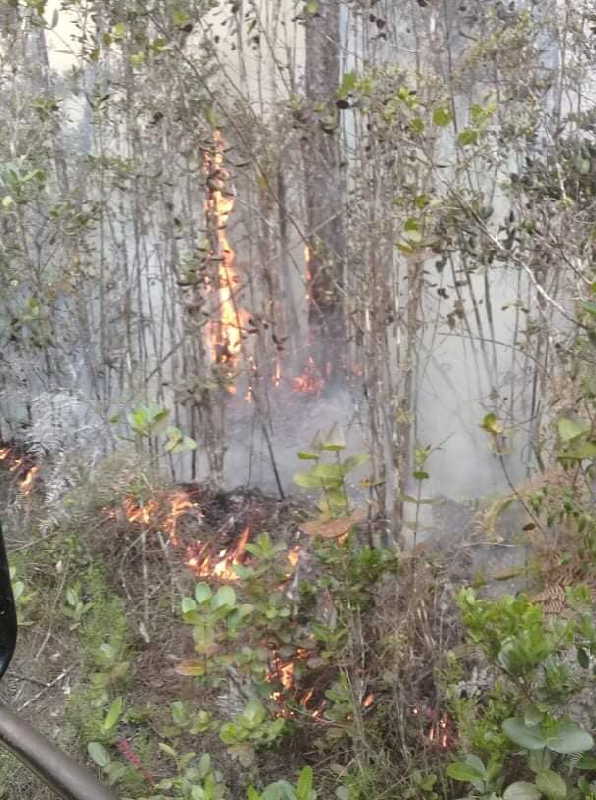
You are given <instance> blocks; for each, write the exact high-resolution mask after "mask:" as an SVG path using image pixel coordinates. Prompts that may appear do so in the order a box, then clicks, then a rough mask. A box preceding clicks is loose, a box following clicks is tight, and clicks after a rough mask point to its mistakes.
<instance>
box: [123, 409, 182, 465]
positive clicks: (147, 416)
mask: <svg viewBox="0 0 596 800" xmlns="http://www.w3.org/2000/svg"><path fill="white" fill-rule="evenodd" d="M169 418H170V411H169V410H168V409H167V408H161V407H160V406H158V405H155V404H150V405H147V406H139V407H138V408H135V409H133V410H132V411H130V412H129V413H128V414H127V422H128V425H129V427H130V429H131V430H132V432H133V433H134V434H135V436H136V437H137V439H138V440H140V441H142V440H149V441H151V439H153V438H154V437H156V436H158V435H159V434H162V433H163V434H165V436H166V437H167V438H166V441H165V443H164V445H163V447H164V450H165V452H166V453H170V454H172V455H175V454H176V453H187V452H188V451H190V450H196V448H197V443H196V442H195V440H194V439H191V438H190V436H186V435H185V434H184V433H182V431H181V430H180V429H179V428H177V427H175V426H169V427H168V420H169ZM118 420H119V417H118V416H117V417H114V418H113V420H112V421H114V422H117V421H118ZM133 441H134V440H133Z"/></svg>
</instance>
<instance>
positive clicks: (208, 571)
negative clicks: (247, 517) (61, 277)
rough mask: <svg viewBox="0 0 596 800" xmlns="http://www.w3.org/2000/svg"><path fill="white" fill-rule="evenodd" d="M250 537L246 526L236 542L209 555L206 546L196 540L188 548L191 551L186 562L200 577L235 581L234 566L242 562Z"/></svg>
mask: <svg viewBox="0 0 596 800" xmlns="http://www.w3.org/2000/svg"><path fill="white" fill-rule="evenodd" d="M249 539H250V527H249V526H247V527H246V528H245V529H244V530H243V531H242V533H241V534H240V537H239V538H238V540H237V542H236V543H235V544H234V545H233V547H231V548H227V549H223V550H220V551H219V552H218V553H217V555H215V556H211V555H209V554H208V553H207V552H206V551H207V546H206V545H205V544H204V543H202V542H199V541H197V542H196V543H195V545H193V546H192V547H191V548H190V549H189V553H192V554H191V555H189V557H188V558H187V561H186V564H187V566H189V567H190V568H191V569H192V570H193V572H194V573H195V574H196V575H197V576H198V577H200V578H218V579H219V580H221V581H236V580H238V575H237V574H236V572H235V570H234V567H235V566H236V564H240V563H242V560H243V558H244V555H245V553H246V545H247V544H248V540H249Z"/></svg>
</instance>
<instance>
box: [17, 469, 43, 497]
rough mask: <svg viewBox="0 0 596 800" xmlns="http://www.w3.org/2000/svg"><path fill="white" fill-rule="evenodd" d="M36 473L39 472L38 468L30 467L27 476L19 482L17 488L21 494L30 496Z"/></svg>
mask: <svg viewBox="0 0 596 800" xmlns="http://www.w3.org/2000/svg"><path fill="white" fill-rule="evenodd" d="M38 472H39V467H38V466H35V467H31V469H30V470H28V472H27V474H26V475H25V477H24V478H23V480H22V481H21V483H20V487H19V488H20V490H21V492H23V494H30V493H31V490H32V489H33V484H34V483H35V477H36V475H37V473H38Z"/></svg>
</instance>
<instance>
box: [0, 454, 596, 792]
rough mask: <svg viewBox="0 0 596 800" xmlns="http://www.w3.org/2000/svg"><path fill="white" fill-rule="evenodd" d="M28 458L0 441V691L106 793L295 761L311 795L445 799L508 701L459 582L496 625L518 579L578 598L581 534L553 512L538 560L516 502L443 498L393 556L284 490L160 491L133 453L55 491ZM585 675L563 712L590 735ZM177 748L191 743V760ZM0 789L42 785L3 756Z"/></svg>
mask: <svg viewBox="0 0 596 800" xmlns="http://www.w3.org/2000/svg"><path fill="white" fill-rule="evenodd" d="M17 457H18V458H21V463H20V464H19V465H17V467H14V464H15V463H16V459H17ZM32 466H33V463H29V461H28V460H27V458H26V457H24V454H18V453H13V461H12V462H10V463H9V462H8V461H7V460H5V462H4V468H3V469H2V474H1V475H0V493H1V496H0V500H1V501H2V504H3V507H4V508H5V509H6V512H5V515H4V519H3V527H4V531H5V537H6V539H7V543H8V548H9V554H10V560H11V564H12V566H13V573H14V574H13V585H14V586H15V593H16V595H17V605H18V611H19V623H20V636H19V645H18V649H17V653H16V656H15V659H14V661H13V664H12V666H11V669H10V671H9V673H8V674H7V677H6V678H5V680H4V682H3V685H2V687H1V692H2V698H3V700H4V701H5V702H8V703H9V704H10V705H11V706H12V707H13V708H14V709H15V710H16V711H17V712H18V713H19V714H21V715H22V716H24V717H26V718H27V719H29V720H30V721H31V722H32V723H33V724H34V725H35V726H36V727H37V728H39V729H40V730H42V731H43V732H44V733H45V734H46V735H47V736H49V737H50V738H51V739H53V740H54V741H56V742H57V743H58V744H59V745H60V746H61V747H62V748H63V749H65V750H67V751H69V752H71V753H72V754H73V756H75V757H76V758H77V759H86V758H89V757H90V760H91V763H93V762H95V766H97V767H98V769H99V773H100V775H101V777H102V779H103V780H104V781H107V782H111V783H113V784H114V785H115V787H116V788H117V791H118V793H119V796H121V797H123V798H145V797H148V798H162V797H164V798H176V800H177V799H178V798H180V799H182V798H184V799H185V798H187V797H188V798H192V800H195V798H199V800H200V798H206V800H209V798H213V800H217V798H218V797H231V798H244V797H245V796H246V791H247V787H248V785H249V784H254V785H255V786H257V787H264V786H265V785H266V784H270V786H271V785H272V784H271V782H272V781H273V782H276V783H275V784H273V785H275V786H278V789H279V786H280V785H281V784H280V783H279V782H280V781H281V782H282V783H283V782H285V781H289V782H290V784H291V782H292V781H293V779H294V778H295V776H296V775H297V774H298V772H299V770H300V769H301V768H302V767H304V766H305V765H308V766H312V767H313V769H314V773H315V781H316V783H317V784H318V786H319V797H324V798H327V797H329V798H332V797H337V798H339V800H345V798H348V799H349V800H357V799H358V798H361V797H364V796H368V797H375V798H376V797H378V798H381V797H387V798H393V797H395V798H402V797H403V798H418V797H420V798H429V800H432V798H446V799H447V798H454V797H457V796H460V795H461V791H462V790H461V785H460V784H457V783H454V781H453V780H452V779H451V778H450V777H449V775H448V774H447V773H446V766H447V765H448V764H449V763H450V762H453V761H454V759H455V758H456V757H458V755H460V754H461V753H462V752H464V751H465V752H468V753H469V752H470V751H473V752H478V751H480V754H481V756H482V755H483V752H484V755H483V757H486V755H487V753H489V752H490V749H491V747H492V746H497V745H498V748H500V749H501V750H502V751H503V760H505V756H506V755H508V754H509V750H508V749H507V747H506V745H505V744H504V742H503V741H502V739H503V737H502V734H501V733H500V730H499V737H500V738H499V737H497V734H496V733H495V732H494V731H492V733H491V731H490V730H489V728H490V725H491V724H493V725H494V724H496V723H495V720H494V717H495V715H496V708H497V707H498V706H499V703H500V704H501V705H504V706H507V705H508V704H509V706H510V707H511V708H513V704H514V697H515V695H514V693H512V692H513V690H511V689H507V692H509V694H507V692H506V691H505V689H504V688H503V686H501V685H500V684H498V681H497V678H496V677H495V675H496V671H495V665H494V664H491V663H490V659H487V656H486V652H485V653H483V652H482V650H483V640H482V636H481V635H474V631H473V626H474V620H473V619H472V617H470V614H471V613H472V612H471V611H470V608H471V606H469V605H468V606H466V605H465V602H468V601H465V602H464V601H463V600H462V596H461V590H462V587H470V586H472V587H474V588H475V592H476V595H475V596H477V597H478V601H477V602H478V603H485V604H486V605H485V606H482V607H480V605H477V607H475V611H474V613H475V614H477V615H481V614H488V615H489V616H490V614H491V613H493V611H494V609H495V608H496V609H497V611H498V614H499V615H500V617H501V618H504V617H505V616H506V615H507V614H508V613H509V611H510V607H509V606H506V605H503V606H502V607H498V604H499V603H503V602H505V603H509V602H511V603H515V602H517V601H515V599H514V595H515V596H516V597H525V595H522V594H520V592H521V591H522V590H523V591H524V592H528V593H529V594H530V595H531V596H533V597H534V600H535V606H533V607H534V608H536V609H537V612H536V613H539V614H542V615H543V617H544V619H546V620H548V619H552V618H553V614H556V615H559V616H561V617H562V618H563V619H568V617H569V609H570V608H571V610H572V611H573V610H575V611H577V609H578V608H579V605H578V602H579V601H578V600H577V598H576V604H575V605H574V604H573V601H572V600H570V597H569V594H568V593H569V587H571V588H572V589H573V587H575V586H576V584H577V585H579V586H580V589H579V591H580V594H581V591H582V590H584V589H585V590H586V591H587V592H588V595H590V591H592V594H591V595H590V596H589V598H588V604H589V603H593V600H594V592H593V590H594V573H593V562H592V565H591V566H590V565H589V564H586V563H585V551H584V550H583V549H582V547H583V545H582V544H581V542H580V540H579V539H573V538H572V537H571V534H569V533H567V534H565V535H564V534H563V526H560V527H559V528H558V533H557V537H558V538H557V540H556V541H555V540H553V539H552V538H551V539H550V540H549V541H550V544H551V547H550V549H549V555H546V552H547V550H546V549H545V542H544V538H543V536H542V535H539V531H537V529H536V528H537V525H536V519H537V513H535V512H532V509H531V508H530V507H529V506H528V504H527V503H528V501H527V498H526V499H524V498H523V497H521V496H520V497H519V498H509V499H507V502H504V501H503V498H501V499H500V500H497V501H494V500H493V501H492V503H486V504H484V505H480V506H476V507H474V508H472V507H468V506H465V505H464V504H460V503H455V502H453V501H450V500H447V499H443V500H442V501H441V502H440V503H438V504H437V506H436V509H435V512H434V520H435V534H434V535H433V536H431V537H430V538H429V539H428V540H427V541H425V542H424V543H423V544H422V545H419V546H418V547H417V548H416V550H415V551H413V552H409V553H405V552H398V551H397V550H394V549H388V550H379V549H377V548H371V547H369V546H368V543H369V540H370V539H371V531H370V530H369V528H368V527H367V524H366V523H365V522H357V523H356V524H354V525H352V531H351V533H350V525H349V524H348V525H345V524H344V525H343V528H342V525H341V521H340V524H339V525H337V524H336V525H335V528H333V526H332V527H331V528H330V527H329V524H328V523H327V527H325V525H321V524H319V525H318V527H317V524H316V523H315V524H314V525H313V524H312V520H313V518H314V517H315V511H314V507H313V505H312V504H311V503H310V502H308V501H305V500H304V499H300V498H288V499H286V500H284V501H280V500H277V499H275V498H272V497H270V496H267V495H265V494H263V493H261V492H259V491H257V490H246V489H241V488H240V489H236V490H234V491H228V492H224V491H219V490H217V489H216V488H213V487H212V486H208V485H198V484H179V485H170V486H168V485H167V484H166V482H165V481H164V480H163V478H162V477H161V476H159V475H157V474H155V473H151V472H149V471H147V470H142V469H141V468H140V466H139V464H138V462H136V461H135V459H134V458H133V457H132V456H127V457H125V458H124V457H120V458H118V457H117V458H114V459H111V460H108V461H107V462H106V463H104V464H102V465H100V467H99V468H98V469H96V470H95V471H94V474H93V476H92V477H90V478H88V479H87V480H82V481H81V482H80V483H79V484H78V485H76V486H74V487H72V488H71V489H69V490H68V491H66V492H65V493H63V494H62V495H61V496H60V497H59V498H57V499H52V497H51V492H50V491H49V488H50V489H51V487H48V486H44V481H43V469H42V470H41V471H40V473H39V476H37V477H36V481H35V482H34V484H33V486H31V487H30V486H29V485H28V484H27V483H25V480H26V476H27V474H28V472H29V471H30V470H31V468H32ZM309 522H310V526H309ZM540 534H542V532H540ZM580 538H581V537H580ZM582 541H583V540H582ZM553 545H556V546H553ZM582 554H584V555H582ZM582 559H583V561H582ZM564 576H567V577H565V578H564ZM197 587H198V588H197ZM586 587H587V588H586ZM566 592H567V594H566ZM503 597H505V598H508V599H506V600H505V601H503V600H502V598H503ZM184 598H186V599H184ZM481 598H485V600H482V599H481ZM579 599H580V600H581V597H580V598H579ZM585 599H586V598H584V600H585ZM474 602H476V601H474ZM520 602H521V601H520ZM524 602H529V601H525V600H524ZM462 603H463V605H462ZM491 603H492V604H496V605H494V606H491ZM580 605H581V604H580ZM528 607H529V606H528ZM525 608H526V607H525V606H524V609H525ZM592 608H593V606H592ZM466 609H467V613H468V618H469V619H471V620H472V621H471V622H469V621H468V627H469V626H470V625H471V626H472V637H471V638H470V635H469V634H470V631H469V630H468V632H467V633H466V631H465V629H464V626H463V625H462V613H463V612H464V611H465V610H466ZM491 609H493V611H491ZM499 609H500V610H499ZM508 609H509V610H508ZM522 610H523V609H522ZM516 613H518V612H516ZM523 613H525V611H524V612H523ZM582 613H584V614H585V609H584V611H583V612H582ZM519 614H520V615H521V616H523V614H522V612H519ZM521 616H520V618H521ZM464 617H465V614H464ZM530 617H531V615H530ZM530 617H528V619H530ZM592 618H593V615H592ZM527 624H528V625H530V622H527ZM522 633H523V632H522ZM526 633H527V631H526ZM526 633H523V635H524V636H525V635H526ZM592 633H593V631H592ZM582 635H583V637H584V639H583V640H582V642H583V644H581V648H583V651H582V652H586V653H587V656H586V657H587V658H588V661H589V662H590V663H593V659H594V655H593V652H592V650H591V648H592V647H593V642H592V643H591V644H590V641H589V632H586V631H584V632H583V634H582ZM584 640H585V641H584ZM586 642H587V644H586ZM567 645H569V642H568V643H567ZM576 645H577V648H578V649H581V648H580V645H579V644H577V642H576ZM567 649H568V647H567ZM557 652H559V651H557ZM561 652H562V651H561ZM565 657H567V656H565ZM545 658H546V656H545ZM590 660H591V661H590ZM584 661H585V659H584V658H583V657H582V664H583V662H584ZM534 666H536V665H534ZM583 667H584V668H585V664H583ZM580 672H581V670H580ZM573 676H574V677H573V680H576V671H575V668H574V672H573ZM576 682H577V681H576ZM588 684H589V681H588V682H587V683H586V681H585V680H584V683H583V684H582V686H581V687H580V686H579V685H577V686H576V687H575V689H576V691H575V692H571V693H570V695H573V702H574V703H575V705H568V706H565V708H566V711H569V710H570V709H572V710H573V714H572V716H573V719H574V720H575V721H576V722H578V723H580V724H582V725H583V726H584V727H587V729H588V730H589V729H591V728H592V727H593V726H594V723H595V722H596V715H595V712H594V708H593V705H594V703H593V700H594V691H593V685H592V686H591V688H590V686H589V685H588ZM495 686H497V689H495ZM481 697H484V700H482V701H481V700H480V698H481ZM247 709H248V710H247ZM491 736H493V738H494V739H495V741H497V739H498V742H497V745H494V742H493V745H491V744H490V741H491ZM187 753H188V754H190V753H195V754H196V755H197V757H198V756H200V755H201V753H209V754H210V755H209V758H208V759H207V761H205V757H204V758H203V760H202V762H200V764H199V767H196V768H195V772H192V769H190V771H189V766H188V765H189V764H194V761H193V756H191V755H189V756H188V758H186V759H185V754H187ZM197 770H198V771H197ZM514 771H515V770H514ZM527 773H528V769H527V767H519V766H518V772H517V774H507V778H508V779H509V778H516V777H519V775H520V774H521V775H522V777H527ZM503 780H504V778H503ZM278 784H279V785H278ZM290 784H288V785H290ZM0 786H1V787H2V789H3V792H4V793H3V794H2V793H1V792H0V796H1V797H5V798H9V800H16V799H17V798H19V799H20V798H32V800H42V798H49V797H50V794H49V793H48V791H47V790H46V789H44V788H43V787H42V786H41V785H40V784H39V783H38V782H37V781H36V779H34V778H32V777H31V776H30V775H29V774H28V773H27V772H26V770H25V769H24V768H23V767H20V766H19V765H18V764H17V763H16V762H15V761H14V760H13V759H12V758H11V757H8V756H7V755H2V756H1V759H0ZM382 786H386V788H385V789H383V790H382V789H381V788H380V787H382ZM224 787H225V788H224ZM276 791H277V790H276ZM292 791H293V790H292ZM193 792H194V793H193ZM209 792H211V794H210V793H209ZM283 792H286V794H283ZM288 792H290V789H288V788H287V786H286V787H285V788H284V789H283V790H282V789H279V792H278V794H275V793H271V792H270V793H269V794H267V790H265V791H264V793H263V795H262V797H263V798H266V800H269V798H274V797H280V798H285V797H292V796H294V795H292V794H288ZM260 796H261V795H258V794H255V797H260ZM295 796H298V795H295ZM487 796H488V795H487ZM495 796H497V795H495ZM569 796H570V797H572V796H573V795H569ZM577 796H578V797H581V795H577ZM587 796H588V795H586V797H587ZM299 800H302V798H299Z"/></svg>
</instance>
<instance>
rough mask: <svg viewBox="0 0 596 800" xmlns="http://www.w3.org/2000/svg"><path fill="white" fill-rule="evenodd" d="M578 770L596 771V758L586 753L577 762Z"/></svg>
mask: <svg viewBox="0 0 596 800" xmlns="http://www.w3.org/2000/svg"><path fill="white" fill-rule="evenodd" d="M577 768H578V769H589V770H594V771H596V756H593V755H590V754H589V753H586V754H585V755H583V756H582V757H581V758H580V760H579V761H578V762H577Z"/></svg>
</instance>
